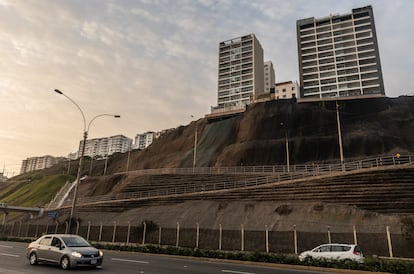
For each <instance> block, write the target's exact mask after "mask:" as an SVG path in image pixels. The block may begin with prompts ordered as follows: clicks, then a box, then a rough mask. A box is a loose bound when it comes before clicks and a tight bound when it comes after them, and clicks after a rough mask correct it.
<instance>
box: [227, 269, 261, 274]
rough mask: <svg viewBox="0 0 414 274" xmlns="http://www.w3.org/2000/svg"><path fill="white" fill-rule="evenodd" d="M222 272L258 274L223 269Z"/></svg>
mask: <svg viewBox="0 0 414 274" xmlns="http://www.w3.org/2000/svg"><path fill="white" fill-rule="evenodd" d="M221 272H225V273H235V274H256V273H252V272H242V271H234V270H225V269H223V270H222V271H221Z"/></svg>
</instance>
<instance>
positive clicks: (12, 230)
mask: <svg viewBox="0 0 414 274" xmlns="http://www.w3.org/2000/svg"><path fill="white" fill-rule="evenodd" d="M15 223H16V222H13V225H12V229H11V232H10V236H13V232H14V224H15Z"/></svg>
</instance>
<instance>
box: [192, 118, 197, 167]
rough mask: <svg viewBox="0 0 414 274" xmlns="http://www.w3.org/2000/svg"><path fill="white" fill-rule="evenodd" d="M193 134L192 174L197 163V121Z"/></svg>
mask: <svg viewBox="0 0 414 274" xmlns="http://www.w3.org/2000/svg"><path fill="white" fill-rule="evenodd" d="M191 118H194V116H193V115H191ZM195 126H196V128H195V133H194V158H193V172H194V171H195V167H196V161H197V131H198V125H197V121H196V122H195Z"/></svg>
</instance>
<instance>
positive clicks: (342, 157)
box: [335, 100, 345, 171]
mask: <svg viewBox="0 0 414 274" xmlns="http://www.w3.org/2000/svg"><path fill="white" fill-rule="evenodd" d="M335 102H336V125H337V127H338V143H339V157H340V159H341V168H342V171H345V166H344V151H343V147H342V131H341V119H340V117H339V104H338V100H335Z"/></svg>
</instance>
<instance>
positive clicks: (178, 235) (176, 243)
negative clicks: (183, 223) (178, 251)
mask: <svg viewBox="0 0 414 274" xmlns="http://www.w3.org/2000/svg"><path fill="white" fill-rule="evenodd" d="M179 241H180V223H179V222H177V240H176V242H175V247H178V244H179Z"/></svg>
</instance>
